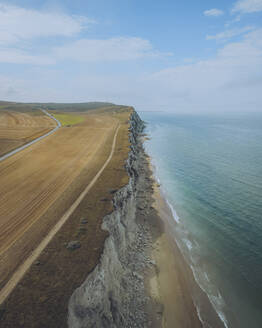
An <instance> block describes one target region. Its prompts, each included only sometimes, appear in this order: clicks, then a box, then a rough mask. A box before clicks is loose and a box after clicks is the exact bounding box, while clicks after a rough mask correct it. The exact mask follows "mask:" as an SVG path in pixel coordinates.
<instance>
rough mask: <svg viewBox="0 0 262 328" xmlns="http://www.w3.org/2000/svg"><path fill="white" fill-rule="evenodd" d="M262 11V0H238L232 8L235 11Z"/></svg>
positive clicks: (244, 12)
mask: <svg viewBox="0 0 262 328" xmlns="http://www.w3.org/2000/svg"><path fill="white" fill-rule="evenodd" d="M259 11H262V0H238V1H237V2H236V3H235V4H234V7H233V9H232V12H233V13H243V14H249V13H255V12H259Z"/></svg>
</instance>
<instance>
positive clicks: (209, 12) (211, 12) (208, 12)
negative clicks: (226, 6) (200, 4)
mask: <svg viewBox="0 0 262 328" xmlns="http://www.w3.org/2000/svg"><path fill="white" fill-rule="evenodd" d="M204 15H205V16H215V17H218V16H222V15H224V12H223V10H220V9H216V8H213V9H209V10H206V11H204Z"/></svg>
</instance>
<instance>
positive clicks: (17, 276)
mask: <svg viewBox="0 0 262 328" xmlns="http://www.w3.org/2000/svg"><path fill="white" fill-rule="evenodd" d="M119 127H120V126H119V125H118V127H117V129H116V132H115V134H114V138H113V143H112V148H111V152H110V155H109V157H108V158H107V160H106V161H105V163H104V164H103V166H102V167H101V169H100V170H99V171H98V172H97V174H96V175H95V177H94V178H93V179H92V181H91V182H90V183H89V184H88V186H87V187H86V188H85V189H84V191H83V192H82V193H81V194H80V196H79V197H78V198H77V200H76V201H75V202H74V203H73V204H72V205H71V206H70V208H69V209H68V210H67V211H66V212H65V214H64V215H63V216H62V218H61V219H60V220H59V221H58V222H57V223H56V225H55V226H54V227H53V229H52V230H51V231H50V232H49V233H48V235H47V236H46V237H45V238H44V239H43V240H42V241H41V243H40V244H39V245H38V247H37V248H36V249H35V250H34V251H33V252H32V253H31V255H30V256H29V257H28V258H27V259H26V260H25V262H24V263H23V264H21V265H20V267H19V268H18V269H17V270H16V271H15V273H14V274H13V275H12V277H11V278H10V280H9V281H8V282H7V284H6V285H5V286H4V287H3V288H2V290H1V291H0V305H1V304H2V303H3V302H4V301H5V299H6V298H7V297H8V296H9V294H10V293H11V292H12V291H13V289H14V288H15V286H16V285H17V283H18V282H19V281H20V280H21V279H22V277H23V276H24V274H25V273H26V272H27V270H28V269H29V268H30V266H31V265H32V264H33V263H34V261H35V260H36V259H37V257H38V256H39V255H40V253H41V252H42V251H43V250H44V249H45V247H46V246H47V245H48V243H49V242H50V241H51V239H52V238H53V237H54V236H55V234H56V233H57V232H58V231H59V229H60V228H61V227H62V226H63V224H64V223H65V222H66V221H67V220H68V219H69V217H70V215H71V214H72V213H73V212H74V211H75V209H76V208H77V206H78V205H79V204H80V203H81V201H82V200H83V199H84V197H85V196H86V195H87V193H88V192H89V190H90V189H91V188H92V187H93V185H94V184H95V183H96V181H97V179H98V178H99V177H100V175H101V174H102V172H103V171H104V169H105V168H106V166H107V165H108V163H109V162H110V160H111V159H112V156H113V154H114V150H115V145H116V138H117V134H118V130H119Z"/></svg>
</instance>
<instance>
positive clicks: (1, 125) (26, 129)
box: [0, 109, 56, 156]
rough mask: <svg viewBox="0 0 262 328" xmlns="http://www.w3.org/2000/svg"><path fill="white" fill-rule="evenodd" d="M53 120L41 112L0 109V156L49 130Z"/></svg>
mask: <svg viewBox="0 0 262 328" xmlns="http://www.w3.org/2000/svg"><path fill="white" fill-rule="evenodd" d="M55 126H56V123H55V122H54V120H52V119H51V118H50V117H48V116H47V115H45V114H44V113H42V112H41V111H39V110H38V111H35V112H17V111H13V110H11V111H10V110H4V109H0V156H1V155H4V154H6V153H8V152H9V151H11V150H13V149H15V148H18V147H19V146H22V145H24V144H26V143H28V142H29V141H31V140H34V139H36V138H37V137H39V136H41V135H43V134H45V133H47V132H49V131H50V130H52V129H53V128H54V127H55Z"/></svg>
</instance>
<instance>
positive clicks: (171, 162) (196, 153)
mask: <svg viewBox="0 0 262 328" xmlns="http://www.w3.org/2000/svg"><path fill="white" fill-rule="evenodd" d="M139 114H140V116H141V118H142V119H143V120H145V121H146V122H147V123H148V124H147V133H148V134H149V136H150V138H151V139H150V140H149V141H147V142H146V145H145V147H146V150H147V152H148V153H149V155H150V156H151V157H152V161H153V165H154V167H155V174H156V176H157V178H158V179H159V181H160V184H161V189H162V192H163V193H164V195H165V197H166V199H167V201H168V202H169V204H170V206H171V208H172V211H173V214H174V220H175V221H176V222H177V224H176V236H175V237H176V241H177V244H178V245H179V247H180V249H181V251H182V253H183V254H184V257H185V259H186V261H187V263H188V264H189V265H190V266H191V269H192V271H193V274H194V277H195V280H196V281H197V283H198V285H199V286H200V287H201V289H202V290H203V291H204V292H205V293H206V294H207V295H208V298H209V300H210V302H211V304H212V306H213V307H214V309H215V310H216V312H217V314H218V315H219V317H220V319H221V321H222V322H223V323H224V326H225V327H228V328H247V327H250V328H261V327H262V115H261V114H238V115H236V114H235V115H224V116H223V115H213V116H211V115H210V116H208V115H199V116H198V115H173V114H166V113H161V112H158V113H153V112H140V113H139ZM196 303H197V300H196ZM196 306H197V307H198V309H199V315H200V317H201V304H196ZM202 319H203V318H202ZM206 326H207V325H206Z"/></svg>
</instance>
